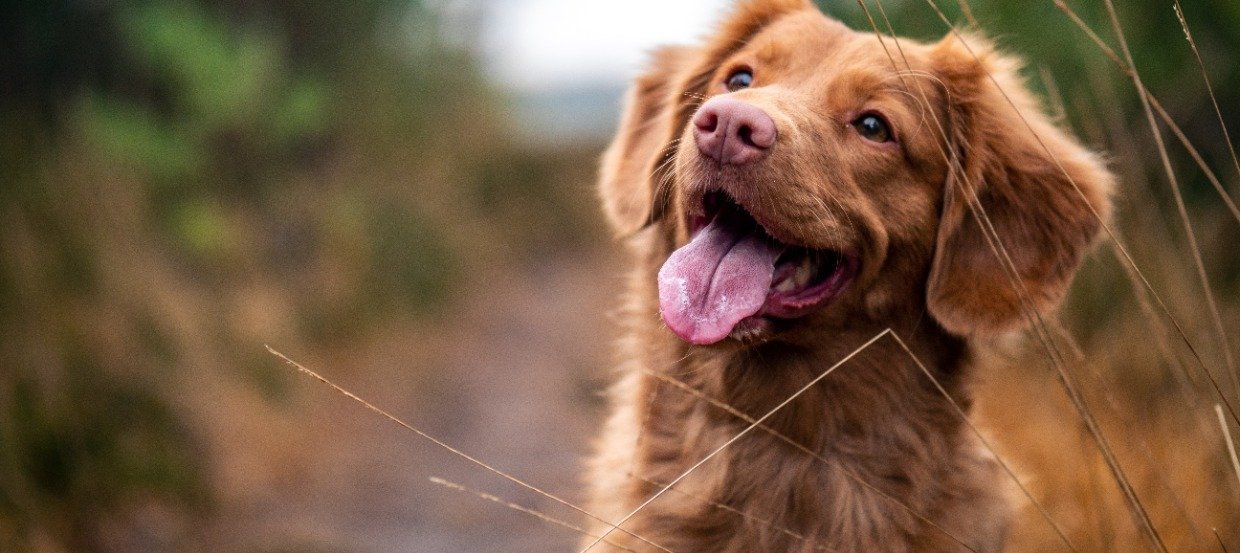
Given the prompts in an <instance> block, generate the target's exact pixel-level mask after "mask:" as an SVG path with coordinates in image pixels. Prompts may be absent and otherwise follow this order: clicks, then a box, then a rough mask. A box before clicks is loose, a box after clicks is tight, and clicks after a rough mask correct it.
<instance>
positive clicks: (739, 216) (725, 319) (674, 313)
mask: <svg viewBox="0 0 1240 553" xmlns="http://www.w3.org/2000/svg"><path fill="white" fill-rule="evenodd" d="M690 231H691V239H690V240H689V243H688V244H685V245H684V246H682V247H681V248H680V249H678V250H676V251H675V252H673V253H672V255H671V256H669V257H668V258H667V261H666V262H664V264H663V267H662V268H661V269H660V270H659V309H660V311H661V312H662V314H663V320H664V321H665V322H666V323H667V326H668V328H670V329H671V330H672V332H674V333H676V335H677V336H679V337H680V338H681V339H683V340H685V341H686V342H690V343H693V344H713V343H716V342H719V341H721V340H723V339H724V338H727V337H728V336H729V335H732V336H734V337H737V338H741V337H746V336H749V335H751V334H752V333H753V330H754V329H755V328H762V327H763V324H762V322H763V321H764V320H765V319H767V318H770V319H791V318H796V317H801V316H804V315H807V314H809V313H810V312H813V311H814V310H816V309H818V308H820V307H822V306H824V305H825V304H827V303H829V302H830V301H831V300H832V299H834V298H836V297H838V296H839V295H840V294H841V293H842V292H843V291H844V289H845V288H846V287H847V286H848V284H849V283H850V282H852V280H853V279H854V278H855V277H856V275H857V274H858V269H859V266H860V262H859V260H858V258H857V257H856V256H855V255H850V254H848V253H845V252H840V251H834V250H822V249H814V248H808V247H804V246H798V245H794V244H787V243H784V242H781V241H779V240H777V239H775V238H773V237H772V236H771V235H770V234H769V233H768V232H767V230H766V229H765V228H763V227H762V225H760V224H759V223H758V222H757V221H756V220H755V219H754V218H753V216H751V215H750V214H749V213H748V212H747V211H745V209H744V208H743V207H741V206H740V205H739V204H738V203H736V201H735V200H733V199H732V198H730V197H729V196H727V195H726V194H724V193H722V192H711V193H709V194H706V195H705V197H704V198H703V200H702V204H701V209H700V210H696V211H695V213H694V214H693V215H691V217H690Z"/></svg>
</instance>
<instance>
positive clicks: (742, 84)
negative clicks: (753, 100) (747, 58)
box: [728, 71, 753, 90]
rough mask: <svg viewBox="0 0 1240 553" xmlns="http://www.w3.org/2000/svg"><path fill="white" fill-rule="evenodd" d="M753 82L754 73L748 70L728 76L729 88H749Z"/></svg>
mask: <svg viewBox="0 0 1240 553" xmlns="http://www.w3.org/2000/svg"><path fill="white" fill-rule="evenodd" d="M751 84H753V74H752V73H750V72H748V71H737V72H736V73H733V74H732V76H730V77H728V90H739V89H742V88H749V85H751Z"/></svg>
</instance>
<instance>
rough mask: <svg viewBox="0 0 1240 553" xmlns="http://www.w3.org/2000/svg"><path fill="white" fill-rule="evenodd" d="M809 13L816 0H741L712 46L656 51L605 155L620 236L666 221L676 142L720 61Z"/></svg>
mask: <svg viewBox="0 0 1240 553" xmlns="http://www.w3.org/2000/svg"><path fill="white" fill-rule="evenodd" d="M806 9H813V5H812V4H811V3H810V2H809V0H748V1H742V2H740V3H738V5H737V6H736V8H735V9H734V10H733V12H732V13H731V14H730V15H729V16H728V17H727V18H725V19H724V20H723V22H722V24H721V25H720V27H719V30H718V32H717V33H715V35H714V37H713V38H712V40H711V41H710V42H709V43H708V44H705V45H703V46H702V47H701V48H686V47H665V48H662V49H659V50H657V51H655V52H654V53H653V55H652V56H651V67H650V69H649V70H648V71H647V72H646V73H644V74H643V75H641V76H640V77H638V78H637V81H636V82H635V83H634V85H633V87H632V88H631V89H630V90H629V95H628V100H627V101H626V103H625V108H624V115H623V116H622V117H621V120H620V130H618V131H617V132H616V137H615V139H613V141H612V143H611V146H609V147H608V148H607V151H606V152H605V153H604V154H603V160H602V169H601V171H600V175H599V194H600V195H601V196H602V198H603V210H604V211H605V212H606V214H607V218H608V220H609V221H610V222H611V225H612V228H613V229H614V230H615V231H616V232H617V233H619V234H620V235H627V234H631V233H633V232H636V231H638V230H640V229H642V228H643V227H645V226H646V225H649V224H650V223H653V222H655V221H658V220H660V219H661V218H662V217H663V212H664V211H665V210H666V209H667V207H668V205H667V204H668V198H667V194H668V192H669V188H668V184H669V182H668V181H667V178H668V175H667V174H666V173H665V172H666V171H670V170H671V169H672V167H671V164H670V163H667V162H668V161H669V159H670V158H671V156H672V155H673V154H674V153H675V151H674V150H675V149H674V148H673V147H672V145H673V141H674V140H675V139H676V138H677V137H679V136H680V133H681V131H682V130H683V129H684V126H685V125H687V124H688V121H689V118H690V117H691V116H692V115H693V112H694V111H695V110H696V109H697V106H698V105H700V104H701V103H702V101H703V97H704V95H705V94H706V92H707V88H708V86H709V80H710V77H711V76H712V75H713V74H714V72H715V69H716V68H717V67H718V64H719V63H721V62H722V61H723V60H724V58H726V57H727V56H728V55H729V54H730V53H731V52H732V51H734V50H735V49H736V48H738V47H740V46H742V45H743V44H744V43H745V41H746V40H748V39H749V38H750V37H751V36H753V35H754V33H757V32H758V31H759V30H760V29H761V28H762V27H764V26H765V25H767V24H769V23H770V22H771V21H774V20H775V19H776V18H778V17H780V16H782V15H786V14H788V13H791V12H795V11H799V10H806ZM656 170H657V171H659V174H655V172H656Z"/></svg>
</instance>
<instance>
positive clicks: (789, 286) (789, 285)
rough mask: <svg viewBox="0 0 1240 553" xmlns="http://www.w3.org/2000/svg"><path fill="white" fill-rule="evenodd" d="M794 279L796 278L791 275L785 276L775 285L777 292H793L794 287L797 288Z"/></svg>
mask: <svg viewBox="0 0 1240 553" xmlns="http://www.w3.org/2000/svg"><path fill="white" fill-rule="evenodd" d="M793 280H794V279H793V278H792V277H789V278H785V279H783V280H781V281H779V284H776V285H775V291H776V292H791V291H792V290H793V288H796V283H795V282H793Z"/></svg>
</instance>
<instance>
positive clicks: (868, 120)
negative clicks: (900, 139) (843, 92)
mask: <svg viewBox="0 0 1240 553" xmlns="http://www.w3.org/2000/svg"><path fill="white" fill-rule="evenodd" d="M860 127H861V135H862V136H864V137H866V138H868V139H870V140H873V141H875V142H886V141H887V140H888V139H889V138H890V137H889V136H888V135H887V125H884V124H883V121H882V119H879V118H877V117H875V116H873V115H867V116H865V117H862V118H861V121H860Z"/></svg>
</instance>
